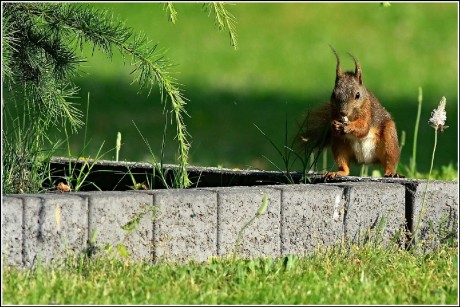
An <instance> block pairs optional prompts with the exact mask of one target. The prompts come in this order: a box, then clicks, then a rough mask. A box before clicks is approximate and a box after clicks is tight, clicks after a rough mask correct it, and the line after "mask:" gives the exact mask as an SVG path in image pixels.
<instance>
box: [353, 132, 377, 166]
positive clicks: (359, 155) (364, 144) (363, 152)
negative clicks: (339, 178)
mask: <svg viewBox="0 0 460 307" xmlns="http://www.w3.org/2000/svg"><path fill="white" fill-rule="evenodd" d="M376 137H377V135H376V134H375V133H374V132H373V131H372V130H370V131H369V133H368V134H367V135H366V136H365V137H363V138H361V139H358V138H357V137H356V136H354V135H352V134H348V135H347V138H348V140H349V142H350V146H351V149H352V150H353V153H354V154H355V158H356V161H357V162H358V163H373V162H375V159H376V155H375V149H376V142H375V138H376Z"/></svg>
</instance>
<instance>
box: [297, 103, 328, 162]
mask: <svg viewBox="0 0 460 307" xmlns="http://www.w3.org/2000/svg"><path fill="white" fill-rule="evenodd" d="M330 118H331V104H330V103H326V104H323V105H321V106H320V107H317V108H314V109H312V110H309V111H308V112H307V114H306V115H305V118H304V120H303V123H302V126H301V128H300V130H299V133H298V135H297V137H296V139H297V140H296V141H297V144H298V145H299V147H300V149H301V150H302V151H304V152H305V153H307V154H308V155H310V154H313V155H314V157H315V160H317V158H318V156H319V154H320V153H321V152H322V151H323V150H324V149H325V148H327V147H328V146H329V145H330V141H331V132H332V129H331V123H330Z"/></svg>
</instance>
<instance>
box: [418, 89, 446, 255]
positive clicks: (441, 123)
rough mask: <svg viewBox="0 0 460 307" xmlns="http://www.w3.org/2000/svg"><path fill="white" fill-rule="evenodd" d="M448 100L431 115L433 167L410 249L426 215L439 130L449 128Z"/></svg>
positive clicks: (441, 102)
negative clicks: (446, 109)
mask: <svg viewBox="0 0 460 307" xmlns="http://www.w3.org/2000/svg"><path fill="white" fill-rule="evenodd" d="M445 107H446V98H445V97H442V99H441V101H440V102H439V106H438V108H437V109H435V110H433V112H432V113H431V118H430V120H429V123H430V124H431V126H432V127H433V128H434V145H433V152H432V154H431V165H430V171H429V173H428V179H427V182H426V185H425V191H424V193H423V200H422V206H421V209H420V213H419V215H418V219H417V224H416V226H415V228H414V231H413V232H412V238H411V240H410V242H409V247H410V246H412V245H413V242H414V240H415V237H416V235H417V233H418V231H419V228H420V223H421V220H422V218H423V215H424V214H425V210H426V209H425V204H426V195H427V192H428V185H429V184H430V179H431V172H432V171H433V163H434V155H435V152H436V145H437V143H438V130H441V131H443V130H444V129H446V128H448V126H445V121H446V111H445Z"/></svg>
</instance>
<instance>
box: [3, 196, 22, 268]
mask: <svg viewBox="0 0 460 307" xmlns="http://www.w3.org/2000/svg"><path fill="white" fill-rule="evenodd" d="M22 214H23V204H22V199H21V198H17V197H9V196H3V197H2V263H5V264H9V265H22V244H23V238H22V228H23V216H22Z"/></svg>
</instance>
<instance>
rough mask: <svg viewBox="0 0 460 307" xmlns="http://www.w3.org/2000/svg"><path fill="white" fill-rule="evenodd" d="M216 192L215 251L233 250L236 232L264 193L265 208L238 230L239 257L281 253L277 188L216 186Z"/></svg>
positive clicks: (279, 192)
mask: <svg viewBox="0 0 460 307" xmlns="http://www.w3.org/2000/svg"><path fill="white" fill-rule="evenodd" d="M215 191H217V194H218V198H217V199H218V206H219V208H218V219H219V222H218V245H217V248H218V251H217V252H218V255H219V256H224V257H225V256H229V255H232V254H233V253H234V251H235V244H236V243H237V237H238V234H239V232H240V231H241V230H242V229H243V227H244V225H245V224H246V223H248V222H249V221H250V220H251V219H252V218H253V217H254V216H255V215H256V213H257V211H258V209H259V208H260V207H261V205H262V203H263V199H264V196H267V197H268V206H267V209H266V212H265V213H264V214H262V215H260V216H259V217H258V218H256V219H255V220H254V221H253V222H252V223H251V224H249V226H247V228H245V230H244V231H243V233H242V239H241V244H239V246H238V248H237V254H238V256H240V257H245V258H256V257H278V256H280V255H281V240H280V234H281V224H280V222H281V215H280V209H281V191H280V190H276V189H274V188H267V187H229V188H216V189H215Z"/></svg>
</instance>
